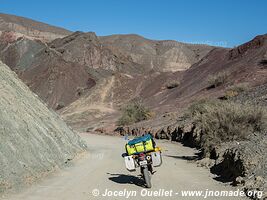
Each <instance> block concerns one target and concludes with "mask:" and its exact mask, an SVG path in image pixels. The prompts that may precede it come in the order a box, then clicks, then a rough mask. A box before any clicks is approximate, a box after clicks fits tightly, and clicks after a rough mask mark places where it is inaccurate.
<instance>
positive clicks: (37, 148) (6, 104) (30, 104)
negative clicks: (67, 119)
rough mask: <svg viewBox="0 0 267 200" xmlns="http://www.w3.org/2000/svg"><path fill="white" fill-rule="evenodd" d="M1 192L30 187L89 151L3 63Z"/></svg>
mask: <svg viewBox="0 0 267 200" xmlns="http://www.w3.org/2000/svg"><path fill="white" fill-rule="evenodd" d="M0 96H1V98H0V143H1V145H0V193H1V192H4V191H6V190H9V189H16V188H18V187H20V186H22V185H26V184H30V183H31V182H32V181H34V180H36V179H39V178H41V177H42V176H44V175H46V174H48V173H49V172H51V171H53V170H54V169H56V168H58V167H63V166H64V165H65V164H66V163H67V162H68V161H70V160H72V159H73V158H74V157H75V155H77V154H78V153H79V152H82V151H84V150H86V145H85V144H84V143H83V141H82V140H81V139H80V137H79V136H78V135H77V134H75V133H73V132H72V130H70V129H69V128H68V127H67V125H66V124H65V123H64V122H63V121H62V120H61V118H60V117H59V116H58V115H57V114H56V113H55V112H53V111H51V110H49V109H48V108H47V107H46V106H45V105H44V103H42V102H41V100H40V99H39V98H38V97H37V96H36V95H35V94H33V93H32V92H31V91H30V89H29V88H28V87H27V86H26V85H24V84H23V83H22V81H20V80H19V79H18V78H17V76H16V74H15V73H14V72H12V71H11V70H10V69H9V68H8V67H7V66H5V65H4V64H3V63H2V62H0Z"/></svg>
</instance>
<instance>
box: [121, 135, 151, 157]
mask: <svg viewBox="0 0 267 200" xmlns="http://www.w3.org/2000/svg"><path fill="white" fill-rule="evenodd" d="M125 148H126V152H127V153H128V155H133V154H138V153H142V152H149V151H153V150H154V144H153V141H152V137H151V136H150V135H148V134H147V135H145V136H142V137H138V138H135V139H133V140H130V141H129V142H128V143H127V144H126V145H125Z"/></svg>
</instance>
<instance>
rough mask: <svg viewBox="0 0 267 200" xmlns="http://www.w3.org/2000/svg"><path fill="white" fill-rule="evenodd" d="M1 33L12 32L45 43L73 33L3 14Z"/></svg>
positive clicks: (0, 26) (0, 25) (0, 16)
mask: <svg viewBox="0 0 267 200" xmlns="http://www.w3.org/2000/svg"><path fill="white" fill-rule="evenodd" d="M0 31H12V32H15V33H17V34H18V35H20V36H22V35H23V36H26V37H29V38H31V39H40V40H43V41H51V40H54V39H56V38H60V37H64V36H66V35H69V34H70V33H71V32H70V31H68V30H66V29H63V28H59V27H55V26H51V25H48V24H45V23H41V22H37V21H34V20H31V19H27V18H24V17H18V16H14V15H7V14H1V13H0Z"/></svg>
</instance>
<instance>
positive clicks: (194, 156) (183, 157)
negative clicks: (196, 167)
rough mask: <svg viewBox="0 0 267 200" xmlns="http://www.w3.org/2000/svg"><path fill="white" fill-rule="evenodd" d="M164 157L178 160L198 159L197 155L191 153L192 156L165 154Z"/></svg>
mask: <svg viewBox="0 0 267 200" xmlns="http://www.w3.org/2000/svg"><path fill="white" fill-rule="evenodd" d="M165 156H166V157H170V158H176V159H180V160H188V161H193V160H199V156H198V155H193V156H172V155H165Z"/></svg>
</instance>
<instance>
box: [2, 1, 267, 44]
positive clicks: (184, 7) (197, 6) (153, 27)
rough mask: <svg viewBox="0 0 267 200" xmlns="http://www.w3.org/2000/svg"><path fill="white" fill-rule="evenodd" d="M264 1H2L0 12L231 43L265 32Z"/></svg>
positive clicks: (109, 30) (99, 30)
mask: <svg viewBox="0 0 267 200" xmlns="http://www.w3.org/2000/svg"><path fill="white" fill-rule="evenodd" d="M266 9H267V1H266V0H254V1H253V0H250V1H249V0H221V1H219V0H218V1H216V0H75V1H72V0H42V1H38V0H0V12H1V13H7V14H14V15H19V16H24V17H28V18H31V19H35V20H38V21H42V22H45V23H48V24H52V25H56V26H61V27H64V28H66V29H69V30H72V31H76V30H81V31H94V32H96V34H97V35H110V34H118V33H119V34H126V33H136V34H140V35H142V36H144V37H147V38H151V39H172V40H177V41H182V42H191V43H208V44H211V45H219V46H228V47H232V46H235V45H239V44H242V43H244V42H246V41H248V40H250V39H252V38H253V37H255V36H256V35H259V34H265V33H267V11H266Z"/></svg>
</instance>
